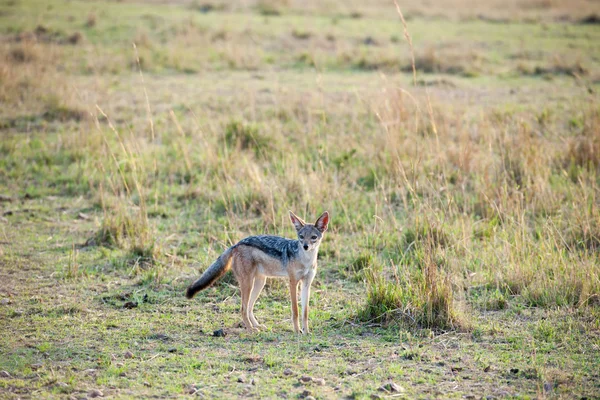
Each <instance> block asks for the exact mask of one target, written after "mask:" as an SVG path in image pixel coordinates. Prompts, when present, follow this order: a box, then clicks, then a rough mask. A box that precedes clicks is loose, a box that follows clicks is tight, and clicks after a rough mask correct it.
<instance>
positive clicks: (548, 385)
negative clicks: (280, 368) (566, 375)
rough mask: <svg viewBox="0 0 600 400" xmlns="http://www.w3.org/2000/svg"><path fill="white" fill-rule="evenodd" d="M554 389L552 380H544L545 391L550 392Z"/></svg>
mask: <svg viewBox="0 0 600 400" xmlns="http://www.w3.org/2000/svg"><path fill="white" fill-rule="evenodd" d="M552 389H554V384H552V382H544V392H546V393H550V392H552Z"/></svg>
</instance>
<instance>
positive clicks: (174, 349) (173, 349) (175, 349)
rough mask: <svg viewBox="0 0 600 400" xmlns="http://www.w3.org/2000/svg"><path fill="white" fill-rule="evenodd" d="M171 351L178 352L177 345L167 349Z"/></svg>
mask: <svg viewBox="0 0 600 400" xmlns="http://www.w3.org/2000/svg"><path fill="white" fill-rule="evenodd" d="M167 351H168V352H169V353H177V347H169V350H167Z"/></svg>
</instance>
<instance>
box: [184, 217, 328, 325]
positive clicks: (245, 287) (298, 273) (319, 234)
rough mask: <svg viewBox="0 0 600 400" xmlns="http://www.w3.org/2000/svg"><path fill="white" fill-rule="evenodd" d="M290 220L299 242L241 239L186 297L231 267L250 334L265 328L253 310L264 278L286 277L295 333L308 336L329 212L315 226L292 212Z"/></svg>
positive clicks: (257, 237) (216, 278)
mask: <svg viewBox="0 0 600 400" xmlns="http://www.w3.org/2000/svg"><path fill="white" fill-rule="evenodd" d="M290 219H291V220H292V224H294V227H295V228H296V233H297V234H298V240H292V239H286V238H282V237H279V236H269V235H259V236H249V237H247V238H245V239H242V240H240V241H239V242H238V243H236V244H235V245H233V246H231V247H230V248H228V249H227V250H225V252H224V253H223V254H221V255H220V256H219V258H217V260H216V261H215V262H214V263H213V264H212V265H211V266H210V267H208V269H207V270H206V271H204V273H203V274H202V276H201V277H200V278H199V279H198V280H197V281H195V282H194V283H192V284H191V285H190V286H189V287H188V288H187V292H186V297H187V298H188V299H191V298H192V297H194V295H195V294H196V293H198V292H199V291H201V290H203V289H206V288H207V287H209V286H210V285H212V284H213V283H214V282H216V281H217V280H218V279H219V278H220V277H221V276H223V275H224V274H225V273H226V272H227V271H228V270H229V269H230V268H231V269H232V270H233V274H234V275H235V277H236V279H237V281H238V283H239V285H240V291H241V296H242V320H243V321H244V325H245V327H246V329H248V330H249V331H258V330H259V328H266V327H265V326H264V325H261V324H259V323H258V321H257V320H256V318H255V317H254V313H253V308H254V303H255V302H256V299H257V298H258V296H259V295H260V292H261V291H262V289H263V287H264V286H265V282H266V280H267V277H280V278H288V279H289V280H290V297H291V300H292V321H293V323H294V331H295V332H296V333H300V332H302V333H305V334H306V333H308V302H309V297H310V284H311V283H312V281H313V279H314V277H315V274H316V273H317V252H318V251H319V245H320V244H321V240H322V239H323V234H324V233H325V231H326V230H327V225H328V224H329V213H328V212H327V211H325V212H324V213H323V214H321V216H320V217H319V218H318V219H317V222H315V223H314V225H313V224H307V223H305V222H304V221H302V220H301V219H300V218H299V217H297V216H296V215H295V214H294V213H293V212H291V211H290ZM300 281H302V291H301V295H300V301H301V304H302V331H301V330H300V326H299V324H298V297H297V290H298V282H300Z"/></svg>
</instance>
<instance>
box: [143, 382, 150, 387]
mask: <svg viewBox="0 0 600 400" xmlns="http://www.w3.org/2000/svg"><path fill="white" fill-rule="evenodd" d="M143 385H144V386H146V387H150V386H152V385H151V384H150V382H148V381H144V383H143Z"/></svg>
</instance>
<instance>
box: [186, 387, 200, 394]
mask: <svg viewBox="0 0 600 400" xmlns="http://www.w3.org/2000/svg"><path fill="white" fill-rule="evenodd" d="M197 391H198V388H197V387H196V385H190V386H188V388H187V392H188V394H194V393H196V392H197Z"/></svg>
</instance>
